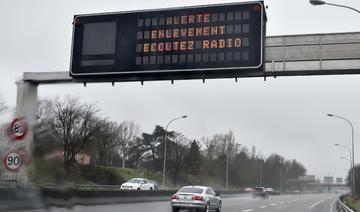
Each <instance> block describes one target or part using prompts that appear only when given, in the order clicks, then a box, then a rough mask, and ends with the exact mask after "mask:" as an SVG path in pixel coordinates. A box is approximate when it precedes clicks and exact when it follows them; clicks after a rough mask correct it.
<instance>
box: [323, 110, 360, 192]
mask: <svg viewBox="0 0 360 212" xmlns="http://www.w3.org/2000/svg"><path fill="white" fill-rule="evenodd" d="M327 115H328V116H329V117H335V118H339V119H342V120H344V121H346V122H347V123H348V124H349V125H350V127H351V147H352V148H351V157H350V159H351V162H352V163H351V165H352V167H351V169H352V171H351V172H352V183H353V185H352V189H351V190H352V195H353V196H355V194H356V192H355V189H356V186H355V173H354V168H355V163H354V126H353V124H352V123H351V122H350V121H349V120H348V119H347V118H345V117H342V116H338V115H334V114H330V113H329V114H327ZM338 146H340V145H338ZM341 146H342V145H341ZM349 150H350V149H349Z"/></svg>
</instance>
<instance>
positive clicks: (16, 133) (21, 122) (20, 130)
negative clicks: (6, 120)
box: [7, 118, 29, 140]
mask: <svg viewBox="0 0 360 212" xmlns="http://www.w3.org/2000/svg"><path fill="white" fill-rule="evenodd" d="M28 129H29V127H28V124H27V122H26V121H25V119H24V118H16V119H14V120H13V121H12V122H11V124H10V126H9V127H8V130H7V134H8V136H9V138H10V139H11V140H22V139H23V138H24V137H25V136H26V134H27V132H28Z"/></svg>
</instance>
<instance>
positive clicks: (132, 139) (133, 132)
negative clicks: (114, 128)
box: [118, 121, 140, 168]
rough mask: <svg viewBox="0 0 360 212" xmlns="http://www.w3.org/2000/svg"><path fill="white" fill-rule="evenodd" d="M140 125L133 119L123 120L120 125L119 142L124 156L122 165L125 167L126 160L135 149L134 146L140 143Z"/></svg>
mask: <svg viewBox="0 0 360 212" xmlns="http://www.w3.org/2000/svg"><path fill="white" fill-rule="evenodd" d="M139 135H140V127H139V126H138V125H136V124H135V123H134V122H132V121H123V122H121V123H120V124H119V127H118V143H119V150H120V153H121V156H122V167H123V168H125V166H126V160H127V159H128V158H129V157H130V155H131V154H132V153H133V150H135V148H134V146H136V145H138V139H137V138H138V136H139Z"/></svg>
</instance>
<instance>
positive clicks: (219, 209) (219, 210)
mask: <svg viewBox="0 0 360 212" xmlns="http://www.w3.org/2000/svg"><path fill="white" fill-rule="evenodd" d="M221 207H222V203H221V201H220V202H219V205H218V207H217V208H216V210H215V211H216V212H221Z"/></svg>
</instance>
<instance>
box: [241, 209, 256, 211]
mask: <svg viewBox="0 0 360 212" xmlns="http://www.w3.org/2000/svg"><path fill="white" fill-rule="evenodd" d="M251 211H254V209H246V210H243V211H242V212H251Z"/></svg>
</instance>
